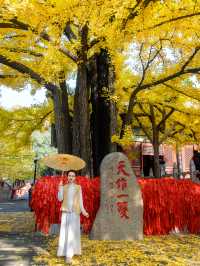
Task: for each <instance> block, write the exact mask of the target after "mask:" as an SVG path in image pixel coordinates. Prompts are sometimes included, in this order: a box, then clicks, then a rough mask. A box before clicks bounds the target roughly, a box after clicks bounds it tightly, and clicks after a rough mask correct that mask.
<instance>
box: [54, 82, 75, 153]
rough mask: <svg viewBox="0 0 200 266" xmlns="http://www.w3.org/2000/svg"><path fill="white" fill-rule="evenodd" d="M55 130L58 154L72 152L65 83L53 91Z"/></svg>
mask: <svg viewBox="0 0 200 266" xmlns="http://www.w3.org/2000/svg"><path fill="white" fill-rule="evenodd" d="M52 96H53V104H54V117H55V130H56V141H57V148H58V153H71V152H72V134H71V121H70V115H69V106H68V92H67V87H66V84H65V81H63V82H62V83H61V84H60V87H58V88H57V89H56V90H53V93H52Z"/></svg>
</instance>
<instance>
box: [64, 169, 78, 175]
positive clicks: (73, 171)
mask: <svg viewBox="0 0 200 266" xmlns="http://www.w3.org/2000/svg"><path fill="white" fill-rule="evenodd" d="M70 172H72V173H74V174H75V175H76V171H75V170H68V171H67V172H66V175H67V176H68V174H69V173H70Z"/></svg>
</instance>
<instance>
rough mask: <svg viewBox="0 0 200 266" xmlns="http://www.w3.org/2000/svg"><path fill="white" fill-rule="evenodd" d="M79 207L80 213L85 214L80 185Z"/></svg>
mask: <svg viewBox="0 0 200 266" xmlns="http://www.w3.org/2000/svg"><path fill="white" fill-rule="evenodd" d="M80 208H81V212H82V214H83V215H86V214H87V212H86V210H85V208H84V206H83V195H82V189H81V187H80Z"/></svg>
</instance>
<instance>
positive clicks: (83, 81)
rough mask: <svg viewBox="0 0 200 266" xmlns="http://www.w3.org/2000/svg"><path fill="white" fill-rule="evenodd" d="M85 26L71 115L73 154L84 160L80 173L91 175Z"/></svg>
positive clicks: (82, 32) (82, 34)
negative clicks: (84, 164)
mask: <svg viewBox="0 0 200 266" xmlns="http://www.w3.org/2000/svg"><path fill="white" fill-rule="evenodd" d="M87 32H88V29H87V26H85V27H83V28H82V30H81V45H82V51H81V53H80V54H79V62H80V63H79V65H78V71H77V84H76V90H75V96H74V117H73V154H75V155H78V156H80V157H81V158H82V159H83V160H85V162H86V167H85V168H84V169H83V170H82V173H81V174H83V175H84V174H89V175H92V174H93V173H92V169H91V160H92V159H91V143H90V142H91V141H90V119H89V99H88V98H89V93H88V82H87Z"/></svg>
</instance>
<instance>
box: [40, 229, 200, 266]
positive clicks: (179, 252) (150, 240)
mask: <svg viewBox="0 0 200 266" xmlns="http://www.w3.org/2000/svg"><path fill="white" fill-rule="evenodd" d="M57 245H58V238H55V239H51V240H50V241H49V250H48V251H49V253H50V256H48V257H46V258H44V257H43V256H40V257H37V258H35V259H36V261H37V263H39V261H40V260H42V261H43V262H44V261H45V262H46V264H47V265H50V266H54V265H58V266H59V265H60V266H61V265H66V264H65V262H64V259H63V258H57V257H56V250H57ZM82 253H83V255H82V256H75V257H74V259H73V263H72V265H81V266H127V265H128V266H135V265H141V266H142V265H145V266H155V265H159V266H161V265H170V266H175V265H179V266H197V265H200V236H197V235H178V234H176V235H175V234H173V235H168V236H148V237H145V238H144V240H143V241H94V240H89V239H88V237H87V236H83V237H82Z"/></svg>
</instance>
